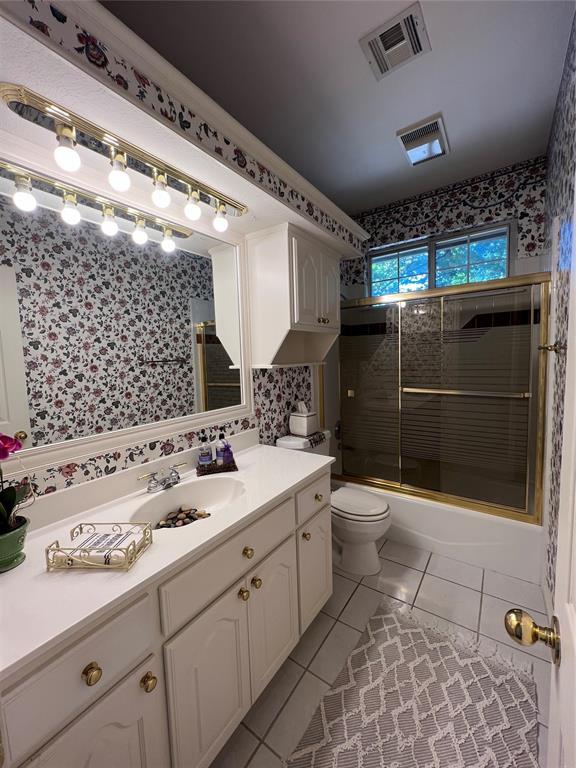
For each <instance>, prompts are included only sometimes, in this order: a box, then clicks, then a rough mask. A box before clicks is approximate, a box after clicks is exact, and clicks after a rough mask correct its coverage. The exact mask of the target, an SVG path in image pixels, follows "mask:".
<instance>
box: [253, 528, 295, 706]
mask: <svg viewBox="0 0 576 768" xmlns="http://www.w3.org/2000/svg"><path fill="white" fill-rule="evenodd" d="M248 589H249V590H250V600H249V602H248V616H249V629H250V671H251V679H252V699H253V700H255V699H256V698H257V697H258V696H259V695H260V694H261V693H262V691H263V690H264V688H265V687H266V685H267V684H268V683H269V682H270V680H271V679H272V677H273V676H274V674H275V673H276V671H277V670H278V669H279V668H280V666H281V664H282V663H283V662H284V661H285V659H286V658H287V657H288V654H289V653H290V651H291V650H292V648H293V647H294V646H295V645H296V643H297V642H298V637H299V631H298V573H297V567H296V542H295V540H294V535H292V536H291V537H290V538H289V539H288V541H286V542H284V544H282V546H281V547H279V548H278V549H277V550H276V551H275V552H273V553H272V554H271V555H270V556H269V557H267V558H266V560H264V561H263V562H262V563H261V564H260V565H259V566H258V568H256V569H255V570H254V571H253V572H252V573H251V574H250V576H249V577H248Z"/></svg>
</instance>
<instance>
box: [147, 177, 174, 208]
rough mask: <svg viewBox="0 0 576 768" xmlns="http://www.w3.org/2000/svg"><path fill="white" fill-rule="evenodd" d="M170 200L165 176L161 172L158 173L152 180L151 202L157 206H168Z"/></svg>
mask: <svg viewBox="0 0 576 768" xmlns="http://www.w3.org/2000/svg"><path fill="white" fill-rule="evenodd" d="M170 200H171V198H170V192H168V190H167V189H166V176H164V174H163V173H159V174H158V175H157V177H156V179H155V181H154V191H153V192H152V202H153V203H154V205H155V206H157V207H158V208H168V206H169V205H170Z"/></svg>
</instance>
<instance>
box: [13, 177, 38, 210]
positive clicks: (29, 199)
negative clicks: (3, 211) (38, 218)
mask: <svg viewBox="0 0 576 768" xmlns="http://www.w3.org/2000/svg"><path fill="white" fill-rule="evenodd" d="M14 183H15V185H16V191H15V192H14V194H13V195H12V200H13V201H14V205H15V206H16V208H19V209H20V210H21V211H26V213H30V211H33V210H35V208H36V205H37V203H36V198H35V197H34V195H33V193H32V182H31V181H30V178H29V177H28V176H16V179H15V180H14Z"/></svg>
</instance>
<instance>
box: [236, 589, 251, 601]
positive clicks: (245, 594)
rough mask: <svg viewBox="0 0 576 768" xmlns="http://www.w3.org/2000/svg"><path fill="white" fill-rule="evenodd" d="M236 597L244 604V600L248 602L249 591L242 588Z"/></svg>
mask: <svg viewBox="0 0 576 768" xmlns="http://www.w3.org/2000/svg"><path fill="white" fill-rule="evenodd" d="M238 597H239V598H240V600H244V602H246V600H250V590H249V589H244V587H242V589H241V590H240V592H238Z"/></svg>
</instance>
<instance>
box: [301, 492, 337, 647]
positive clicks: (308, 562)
mask: <svg viewBox="0 0 576 768" xmlns="http://www.w3.org/2000/svg"><path fill="white" fill-rule="evenodd" d="M297 536H298V577H299V578H298V589H299V595H300V632H304V631H305V629H306V628H307V627H308V626H309V624H310V622H311V621H312V620H313V619H314V617H315V616H316V615H317V613H318V612H319V610H320V609H321V608H322V606H323V605H324V603H325V602H326V600H328V598H329V597H330V595H331V594H332V526H331V514H330V506H326V507H324V509H323V510H322V511H321V512H319V513H318V514H317V515H316V517H313V518H312V519H311V520H310V521H309V522H307V523H305V524H304V525H303V526H302V527H301V528H299V529H298V533H297Z"/></svg>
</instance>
